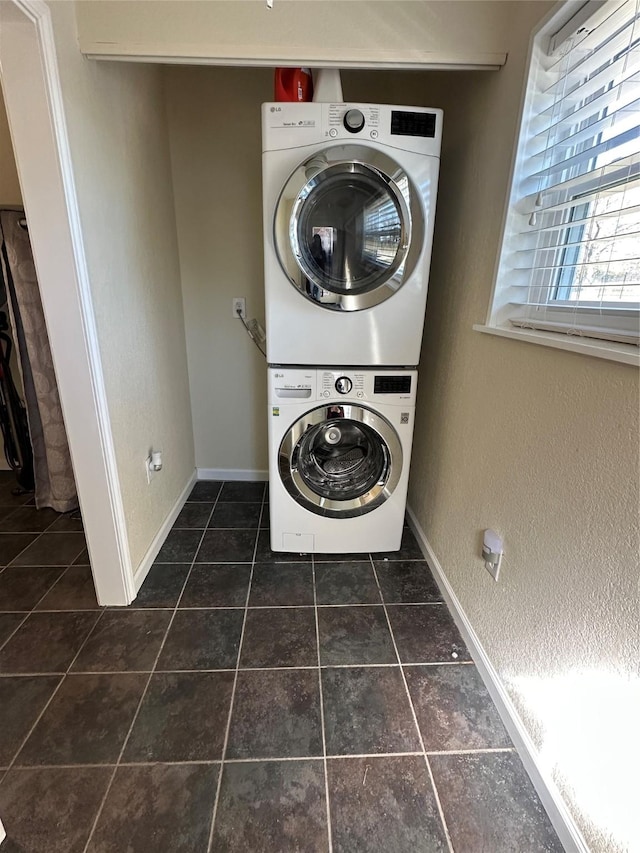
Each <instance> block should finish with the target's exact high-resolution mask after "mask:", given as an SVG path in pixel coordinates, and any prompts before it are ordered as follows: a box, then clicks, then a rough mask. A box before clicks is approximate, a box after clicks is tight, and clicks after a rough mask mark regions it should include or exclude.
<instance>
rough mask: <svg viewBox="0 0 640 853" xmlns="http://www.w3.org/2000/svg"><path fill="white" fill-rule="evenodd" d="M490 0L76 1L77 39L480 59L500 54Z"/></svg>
mask: <svg viewBox="0 0 640 853" xmlns="http://www.w3.org/2000/svg"><path fill="white" fill-rule="evenodd" d="M502 6H503V4H502V3H500V2H491V0H489V2H486V0H474V1H473V2H468V0H459V2H455V3H453V2H447V0H444V1H443V0H439V2H438V0H435V2H434V0H429V1H428V2H412V0H409V2H407V1H406V0H356V2H354V1H353V0H305V2H300V0H297V2H287V0H284V2H282V0H275V3H274V4H273V8H272V9H269V8H268V7H267V4H266V2H265V0H235V2H228V0H208V2H206V3H202V2H197V0H196V2H192V0H173V2H170V0H162V2H150V1H149V0H146V2H123V0H118V1H117V2H110V0H100V2H83V3H80V4H79V9H78V20H79V35H80V46H81V49H82V51H83V52H85V53H89V54H103V55H124V56H130V55H139V56H150V57H152V56H164V57H189V58H192V60H202V61H205V62H206V61H210V58H211V57H213V58H216V59H220V60H226V61H234V62H236V63H240V64H246V65H256V64H259V63H260V61H263V62H264V61H266V62H268V63H270V64H271V63H273V64H278V62H284V61H288V62H291V63H293V64H302V65H308V64H310V63H315V64H317V63H322V62H323V61H324V62H327V61H337V62H340V63H341V64H342V65H343V66H344V65H346V64H348V63H353V62H355V63H361V64H362V63H364V62H376V63H377V64H380V63H384V62H386V63H393V62H404V63H415V64H420V63H425V62H447V63H465V62H466V63H474V64H475V63H483V64H493V65H495V64H500V63H501V62H503V61H504V58H505V56H504V55H505V52H506V49H507V48H506V44H507V43H508V40H509V36H508V29H507V26H506V22H505V16H504V15H503V13H502V9H501V7H502Z"/></svg>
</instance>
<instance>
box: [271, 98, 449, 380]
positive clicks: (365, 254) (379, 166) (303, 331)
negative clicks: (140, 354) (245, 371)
mask: <svg viewBox="0 0 640 853" xmlns="http://www.w3.org/2000/svg"><path fill="white" fill-rule="evenodd" d="M441 135H442V111H441V110H439V109H428V108H424V107H400V106H389V105H374V104H344V103H341V104H329V103H275V104H274V103H271V104H263V106H262V142H263V149H262V150H263V155H262V174H263V214H264V248H265V299H266V321H267V360H268V361H269V363H270V364H301V365H304V364H316V365H317V364H324V365H329V366H333V365H335V366H339V365H345V364H349V365H381V366H382V365H398V366H414V365H416V364H418V361H419V357H420V346H421V342H422V329H423V324H424V313H425V306H426V299H427V283H428V277H429V264H430V260H431V243H432V236H433V223H434V215H435V205H436V190H437V182H438V171H439V163H440V160H439V155H440V142H441Z"/></svg>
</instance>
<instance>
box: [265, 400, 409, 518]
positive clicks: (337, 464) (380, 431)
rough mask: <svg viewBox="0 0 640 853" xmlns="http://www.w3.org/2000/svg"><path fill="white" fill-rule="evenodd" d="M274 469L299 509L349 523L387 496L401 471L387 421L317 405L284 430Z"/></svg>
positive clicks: (364, 411)
mask: <svg viewBox="0 0 640 853" xmlns="http://www.w3.org/2000/svg"><path fill="white" fill-rule="evenodd" d="M278 467H279V470H280V477H281V479H282V483H283V485H284V487H285V488H286V489H287V491H288V492H289V494H290V495H291V496H292V497H293V498H294V500H296V501H297V502H298V503H299V504H301V505H302V506H304V507H306V508H307V509H309V510H310V511H311V512H314V513H316V514H318V515H324V516H331V517H334V518H351V517H354V516H357V515H364V514H365V513H367V512H371V511H372V510H374V509H376V507H378V506H380V505H381V504H382V503H384V502H385V501H386V500H387V499H388V498H389V497H390V496H391V495H392V494H393V491H394V489H395V488H396V486H397V485H398V481H399V479H400V474H401V472H402V446H401V444H400V439H399V438H398V435H397V433H396V431H395V429H394V428H393V426H392V425H391V424H390V423H389V421H387V420H386V418H384V417H382V415H380V414H378V413H376V412H374V411H372V410H371V409H368V408H366V407H364V406H353V405H346V406H341V405H332V406H321V407H320V408H317V409H313V410H312V411H310V412H307V414H305V415H303V416H302V417H301V418H300V419H299V420H297V421H296V422H295V423H294V424H293V425H292V426H291V427H290V429H289V430H288V431H287V433H286V435H285V436H284V438H283V439H282V442H281V444H280V450H279V453H278Z"/></svg>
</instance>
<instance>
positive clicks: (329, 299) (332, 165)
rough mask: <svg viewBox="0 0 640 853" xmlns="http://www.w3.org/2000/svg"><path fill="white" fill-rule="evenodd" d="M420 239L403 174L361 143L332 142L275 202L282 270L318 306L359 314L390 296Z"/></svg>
mask: <svg viewBox="0 0 640 853" xmlns="http://www.w3.org/2000/svg"><path fill="white" fill-rule="evenodd" d="M423 239H424V217H423V215H422V207H421V204H420V199H419V195H418V193H417V191H416V190H415V188H414V187H413V184H412V183H411V181H410V179H409V177H408V175H407V174H406V172H405V171H404V170H403V169H402V167H401V166H399V165H398V163H396V162H395V161H394V160H393V159H392V158H391V157H389V156H388V155H386V154H384V153H383V152H381V151H378V150H376V149H374V148H369V147H367V146H363V145H336V146H333V147H331V148H327V149H325V150H324V151H322V152H319V153H317V154H315V155H314V156H313V157H310V158H309V159H307V160H305V161H304V162H303V163H301V164H300V166H298V168H297V169H296V170H295V171H294V172H293V174H292V175H291V176H290V177H289V179H288V181H287V183H286V184H285V186H284V189H283V191H282V193H281V194H280V198H279V199H278V203H277V205H276V211H275V218H274V240H275V245H276V250H277V254H278V258H279V261H280V264H281V266H282V269H283V270H284V272H285V274H286V275H287V277H288V279H289V280H290V281H291V283H292V284H293V285H294V287H296V288H297V289H298V290H299V291H300V292H301V293H302V294H303V295H304V296H306V297H307V298H308V299H311V300H313V301H314V302H316V303H317V304H319V305H321V306H322V307H323V308H328V309H333V310H340V311H359V310H361V309H363V308H371V307H372V306H374V305H378V304H379V303H380V302H383V301H384V300H385V299H388V298H389V297H390V296H392V295H393V294H394V293H395V292H396V291H397V290H398V289H399V288H400V287H401V286H402V285H403V283H404V282H405V281H406V280H407V278H408V277H409V276H410V275H411V272H412V271H413V269H414V268H415V265H416V263H417V261H418V258H419V256H420V252H421V249H422V244H423Z"/></svg>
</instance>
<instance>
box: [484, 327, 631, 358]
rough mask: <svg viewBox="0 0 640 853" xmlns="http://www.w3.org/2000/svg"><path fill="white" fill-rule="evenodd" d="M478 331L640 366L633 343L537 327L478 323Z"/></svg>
mask: <svg viewBox="0 0 640 853" xmlns="http://www.w3.org/2000/svg"><path fill="white" fill-rule="evenodd" d="M473 328H474V329H475V331H476V332H484V333H486V334H488V335H497V336H498V337H500V338H511V339H512V340H514V341H525V342H527V343H530V344H541V345H542V346H544V347H554V348H555V349H563V350H569V351H570V352H579V353H582V354H583V355H591V356H595V357H596V358H606V359H607V360H608V361H619V362H621V363H622V364H632V365H635V366H636V367H640V350H639V348H638V347H636V346H634V345H633V344H618V343H614V342H613V341H598V340H595V339H593V338H592V339H588V338H579V337H577V336H571V335H563V334H560V333H558V332H539V331H536V330H535V329H511V328H509V329H506V328H502V327H501V326H483V325H482V324H480V323H476V324H475V325H474V326H473Z"/></svg>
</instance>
